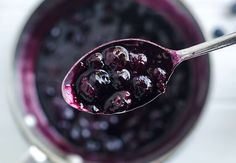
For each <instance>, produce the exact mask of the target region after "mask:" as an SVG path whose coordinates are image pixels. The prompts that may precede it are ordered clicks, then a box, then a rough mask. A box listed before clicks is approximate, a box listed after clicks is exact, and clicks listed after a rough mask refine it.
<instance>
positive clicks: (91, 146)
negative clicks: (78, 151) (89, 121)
mask: <svg viewBox="0 0 236 163" xmlns="http://www.w3.org/2000/svg"><path fill="white" fill-rule="evenodd" d="M85 148H86V149H87V150H88V151H99V149H100V148H101V144H100V143H99V141H95V140H87V141H86V142H85Z"/></svg>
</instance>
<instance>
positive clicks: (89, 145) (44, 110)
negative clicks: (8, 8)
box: [16, 0, 209, 162]
mask: <svg viewBox="0 0 236 163" xmlns="http://www.w3.org/2000/svg"><path fill="white" fill-rule="evenodd" d="M185 11H186V10H185V9H183V8H182V6H181V5H179V4H177V3H176V4H175V3H172V1H170V2H169V1H166V0H160V2H159V1H158V2H157V1H155V0H145V1H144V0H143V1H142V0H139V2H138V3H137V2H132V1H123V0H117V1H105V0H96V1H89V0H88V1H86V2H83V1H77V0H71V1H70V2H68V1H64V0H59V1H55V2H54V1H53V2H52V1H45V2H44V4H43V6H42V7H41V8H39V9H38V10H37V12H36V13H35V14H34V15H33V16H32V18H31V19H30V21H29V22H28V24H27V25H26V27H25V29H24V32H23V34H22V36H21V39H20V43H19V45H18V49H17V55H16V56H17V58H16V81H18V82H17V90H18V89H20V91H18V92H17V93H18V95H19V97H20V100H19V101H20V102H22V104H23V111H24V112H26V113H30V114H32V115H34V116H35V117H36V118H37V129H39V131H40V132H39V133H38V134H37V135H36V136H37V138H38V137H40V136H42V137H43V138H44V139H47V140H48V141H49V142H50V145H53V146H54V147H56V148H57V149H58V150H59V151H60V152H63V153H65V154H78V155H80V156H81V157H82V158H83V159H85V162H86V161H94V162H137V161H138V162H149V161H151V160H155V159H157V158H159V157H161V156H163V155H164V154H166V153H168V151H170V150H171V149H173V148H174V147H175V146H176V145H177V144H178V143H179V142H180V141H181V140H182V139H183V138H184V137H185V135H186V134H187V133H189V131H190V129H191V127H192V126H193V125H194V124H195V122H196V120H197V118H198V115H199V114H200V112H201V110H202V106H203V104H204V101H205V97H206V93H207V86H208V79H209V74H208V71H207V70H208V69H209V67H208V66H209V65H208V58H207V57H201V58H198V59H196V60H194V61H189V62H186V63H183V64H182V65H180V67H178V68H177V69H176V72H175V74H174V75H173V77H172V79H171V80H170V82H169V84H168V89H167V91H166V93H165V94H163V95H162V96H160V98H158V99H156V100H154V101H152V102H151V103H150V104H148V105H146V106H145V107H142V108H141V109H138V110H135V111H133V112H129V113H126V114H125V115H111V116H102V115H99V116H97V115H91V114H87V113H83V112H80V111H77V110H75V109H73V108H71V107H70V106H69V105H68V104H67V103H65V101H64V100H63V98H62V95H61V82H62V80H63V78H64V76H65V75H66V73H67V72H68V71H69V68H70V66H71V65H72V64H73V63H75V62H76V61H77V60H78V59H79V58H81V57H82V55H83V54H85V53H87V52H88V51H89V50H91V49H93V48H94V47H96V46H98V45H101V44H103V43H105V42H109V41H111V40H117V39H123V38H143V39H146V40H151V41H153V42H158V43H160V45H162V46H164V47H168V48H172V49H181V48H184V47H188V46H190V45H192V44H196V43H198V42H201V41H202V36H201V33H200V32H199V29H198V28H197V25H196V24H195V22H194V21H192V19H191V16H189V14H188V12H185ZM131 13H132V14H131ZM124 18H125V19H124ZM186 27H187V28H186ZM173 36H174V39H173ZM140 67H142V66H140ZM203 70H204V71H203ZM124 73H125V71H124ZM195 81H196V82H195ZM117 85H119V83H117ZM157 106H158V107H157Z"/></svg>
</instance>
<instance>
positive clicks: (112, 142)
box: [105, 138, 123, 152]
mask: <svg viewBox="0 0 236 163" xmlns="http://www.w3.org/2000/svg"><path fill="white" fill-rule="evenodd" d="M105 147H106V148H107V150H108V151H111V152H114V151H118V150H120V149H121V148H122V147H123V142H122V141H121V140H120V139H118V138H111V139H109V140H107V141H106V142H105Z"/></svg>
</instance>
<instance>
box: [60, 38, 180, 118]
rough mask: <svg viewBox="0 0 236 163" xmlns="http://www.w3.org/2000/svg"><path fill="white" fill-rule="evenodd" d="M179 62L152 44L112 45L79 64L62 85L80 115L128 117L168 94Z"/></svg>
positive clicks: (129, 41)
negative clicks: (167, 91) (162, 95)
mask: <svg viewBox="0 0 236 163" xmlns="http://www.w3.org/2000/svg"><path fill="white" fill-rule="evenodd" d="M173 52H174V51H173ZM177 59H178V57H177V55H175V53H172V51H171V50H168V49H165V48H162V47H161V46H159V45H156V44H154V43H152V42H150V41H145V40H141V39H123V40H118V41H112V42H110V43H107V44H104V45H101V46H99V47H97V48H95V49H94V50H92V51H90V52H89V53H88V54H86V55H85V56H84V57H82V58H81V59H80V60H79V61H77V63H76V64H75V65H74V66H73V67H72V69H71V70H70V71H69V73H68V75H67V76H66V77H65V81H64V82H63V84H62V91H63V95H64V98H65V100H66V102H68V104H70V105H71V106H73V107H75V108H76V109H78V110H80V111H85V112H89V113H96V114H117V113H124V112H127V111H130V110H133V109H135V108H137V107H141V106H143V105H145V104H146V103H148V102H150V101H152V100H153V99H155V98H156V97H157V96H159V95H160V94H162V93H164V92H165V89H166V84H167V81H168V79H169V77H170V75H171V74H172V71H173V70H174V68H175V66H176V63H177V62H178V61H177Z"/></svg>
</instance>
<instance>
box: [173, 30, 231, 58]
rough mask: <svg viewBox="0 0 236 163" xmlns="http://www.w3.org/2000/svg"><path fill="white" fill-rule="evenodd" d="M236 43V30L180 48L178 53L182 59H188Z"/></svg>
mask: <svg viewBox="0 0 236 163" xmlns="http://www.w3.org/2000/svg"><path fill="white" fill-rule="evenodd" d="M235 43H236V32H235V33H232V34H229V35H225V36H221V37H218V38H216V39H214V40H211V41H206V42H204V43H201V44H198V45H195V46H192V47H189V48H186V49H182V50H178V51H176V53H177V55H178V56H179V57H180V61H184V60H188V59H191V58H195V57H198V56H201V55H203V54H206V53H208V52H211V51H214V50H217V49H221V48H224V47H227V46H230V45H233V44H235Z"/></svg>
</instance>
